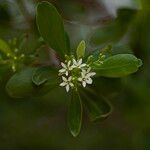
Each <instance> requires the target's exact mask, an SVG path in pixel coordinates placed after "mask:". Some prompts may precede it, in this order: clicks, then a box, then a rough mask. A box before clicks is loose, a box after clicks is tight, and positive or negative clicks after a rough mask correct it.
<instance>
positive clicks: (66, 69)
mask: <svg viewBox="0 0 150 150" xmlns="http://www.w3.org/2000/svg"><path fill="white" fill-rule="evenodd" d="M61 66H62V67H63V68H62V69H60V70H59V73H60V74H65V75H66V76H68V75H69V71H71V70H72V69H73V67H72V66H71V61H68V63H67V65H66V64H64V63H63V62H61Z"/></svg>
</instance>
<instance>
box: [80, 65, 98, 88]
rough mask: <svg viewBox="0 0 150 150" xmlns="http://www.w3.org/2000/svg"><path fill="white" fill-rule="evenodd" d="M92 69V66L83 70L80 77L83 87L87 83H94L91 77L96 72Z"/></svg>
mask: <svg viewBox="0 0 150 150" xmlns="http://www.w3.org/2000/svg"><path fill="white" fill-rule="evenodd" d="M90 71H91V68H90V67H89V68H88V69H87V70H82V72H81V77H79V78H78V81H80V82H82V85H83V87H86V84H92V82H93V80H92V78H91V77H93V76H94V75H95V74H96V73H95V72H90Z"/></svg>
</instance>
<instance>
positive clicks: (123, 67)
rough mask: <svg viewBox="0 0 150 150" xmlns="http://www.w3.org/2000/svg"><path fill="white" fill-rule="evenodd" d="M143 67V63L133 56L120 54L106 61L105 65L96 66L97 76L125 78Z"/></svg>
mask: <svg viewBox="0 0 150 150" xmlns="http://www.w3.org/2000/svg"><path fill="white" fill-rule="evenodd" d="M141 65H142V61H141V60H140V59H137V58H136V57H135V56H134V55H132V54H118V55H114V56H111V57H109V58H108V59H106V60H104V62H103V64H95V65H94V66H93V68H94V69H95V71H96V73H97V76H104V77H114V78H115V77H123V76H126V75H129V74H131V73H134V72H136V71H137V70H138V68H139V67H140V66H141Z"/></svg>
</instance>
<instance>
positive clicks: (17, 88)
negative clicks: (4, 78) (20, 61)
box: [6, 68, 36, 98]
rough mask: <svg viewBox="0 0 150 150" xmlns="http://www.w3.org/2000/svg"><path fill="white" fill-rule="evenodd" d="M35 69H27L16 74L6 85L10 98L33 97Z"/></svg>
mask: <svg viewBox="0 0 150 150" xmlns="http://www.w3.org/2000/svg"><path fill="white" fill-rule="evenodd" d="M35 70H36V69H35V68H26V69H24V70H23V71H20V72H18V73H16V74H14V75H13V76H12V77H11V78H10V79H9V81H8V82H7V85H6V91H7V92H8V94H9V96H11V97H14V98H24V97H30V96H32V94H33V92H34V88H33V83H32V74H33V72H34V71H35Z"/></svg>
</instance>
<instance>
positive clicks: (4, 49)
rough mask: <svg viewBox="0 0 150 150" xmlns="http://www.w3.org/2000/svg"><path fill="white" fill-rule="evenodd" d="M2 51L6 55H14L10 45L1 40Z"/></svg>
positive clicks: (0, 48)
mask: <svg viewBox="0 0 150 150" xmlns="http://www.w3.org/2000/svg"><path fill="white" fill-rule="evenodd" d="M0 51H1V52H3V53H4V54H6V55H11V54H12V52H11V50H10V47H9V45H8V44H7V43H6V42H5V41H4V40H2V39H0Z"/></svg>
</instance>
